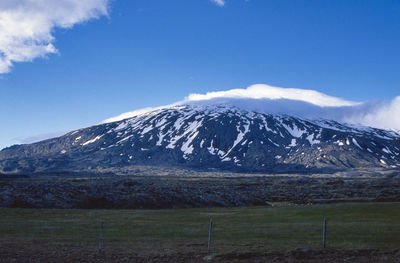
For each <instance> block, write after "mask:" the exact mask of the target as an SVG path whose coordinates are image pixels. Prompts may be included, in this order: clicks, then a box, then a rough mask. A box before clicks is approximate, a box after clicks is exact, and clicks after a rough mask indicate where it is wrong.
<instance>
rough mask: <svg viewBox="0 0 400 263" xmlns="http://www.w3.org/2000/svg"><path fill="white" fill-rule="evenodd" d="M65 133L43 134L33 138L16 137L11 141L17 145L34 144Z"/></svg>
mask: <svg viewBox="0 0 400 263" xmlns="http://www.w3.org/2000/svg"><path fill="white" fill-rule="evenodd" d="M65 133H66V132H52V133H43V134H37V135H33V136H27V137H16V138H14V139H13V140H14V141H16V142H18V143H23V144H25V143H34V142H40V141H43V140H46V139H50V138H54V137H58V136H61V135H64V134H65Z"/></svg>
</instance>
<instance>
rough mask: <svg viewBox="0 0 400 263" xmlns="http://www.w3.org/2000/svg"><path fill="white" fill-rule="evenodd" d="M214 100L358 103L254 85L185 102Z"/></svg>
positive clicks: (318, 103)
mask: <svg viewBox="0 0 400 263" xmlns="http://www.w3.org/2000/svg"><path fill="white" fill-rule="evenodd" d="M215 98H248V99H273V100H275V99H289V100H299V101H304V102H308V103H311V104H314V105H318V106H323V107H326V106H329V107H332V106H353V105H357V104H358V103H356V102H352V101H347V100H344V99H340V98H336V97H331V96H328V95H325V94H323V93H320V92H318V91H315V90H305V89H286V88H279V87H272V86H269V85H265V84H256V85H252V86H250V87H248V88H247V89H231V90H227V91H214V92H207V93H206V94H204V95H203V94H190V95H189V96H188V97H187V98H186V100H188V101H200V100H210V99H215Z"/></svg>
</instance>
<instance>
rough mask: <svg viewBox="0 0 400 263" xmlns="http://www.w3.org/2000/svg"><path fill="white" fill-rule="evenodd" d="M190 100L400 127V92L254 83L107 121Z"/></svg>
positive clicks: (138, 111) (392, 127) (134, 112)
mask: <svg viewBox="0 0 400 263" xmlns="http://www.w3.org/2000/svg"><path fill="white" fill-rule="evenodd" d="M187 104H189V105H202V106H210V105H219V104H229V105H233V106H236V107H239V108H243V109H246V110H252V111H257V112H262V113H269V114H288V115H294V116H298V117H304V118H308V119H328V120H336V121H339V122H346V123H350V124H360V125H364V126H370V127H376V128H381V129H387V130H395V131H400V119H399V118H398V116H400V96H399V97H396V98H394V99H393V100H392V101H391V102H385V101H372V102H371V101H367V102H354V101H349V100H345V99H342V98H338V97H333V96H329V95H326V94H323V93H321V92H318V91H315V90H304V89H288V88H280V87H273V86H269V85H264V84H257V85H252V86H250V87H248V88H246V89H232V90H227V91H213V92H207V93H206V94H190V95H189V96H187V97H186V98H185V99H184V100H182V101H178V102H176V103H173V104H170V105H166V106H161V107H156V108H146V109H141V110H135V111H131V112H126V113H123V114H121V115H119V116H116V117H113V118H109V119H107V120H105V121H104V122H113V121H118V120H123V119H127V118H131V117H134V116H137V115H141V114H145V113H147V112H150V111H153V110H159V109H163V108H168V107H171V106H180V105H187Z"/></svg>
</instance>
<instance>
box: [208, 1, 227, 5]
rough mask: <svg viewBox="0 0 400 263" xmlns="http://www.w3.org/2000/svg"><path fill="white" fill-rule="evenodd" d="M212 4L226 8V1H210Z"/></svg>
mask: <svg viewBox="0 0 400 263" xmlns="http://www.w3.org/2000/svg"><path fill="white" fill-rule="evenodd" d="M210 1H211V2H213V3H214V4H216V5H218V6H224V5H225V0H210Z"/></svg>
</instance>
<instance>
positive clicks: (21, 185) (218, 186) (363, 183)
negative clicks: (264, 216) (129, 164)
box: [0, 167, 400, 209]
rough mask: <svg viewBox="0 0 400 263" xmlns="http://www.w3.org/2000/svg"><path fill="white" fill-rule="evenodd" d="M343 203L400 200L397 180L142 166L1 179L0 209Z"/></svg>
mask: <svg viewBox="0 0 400 263" xmlns="http://www.w3.org/2000/svg"><path fill="white" fill-rule="evenodd" d="M346 201H371V202H382V201H383V202H384V201H400V176H399V175H397V173H387V174H378V175H375V176H373V175H372V174H363V173H360V172H358V173H354V174H351V173H350V172H349V173H348V174H333V175H332V174H331V175H323V174H314V175H301V176H297V175H295V174H290V175H282V174H281V175H265V174H238V173H218V172H209V173H203V172H194V171H185V170H176V169H175V170H165V169H158V170H157V168H151V167H142V168H137V169H136V170H134V171H125V173H123V172H121V173H119V174H112V173H106V174H104V173H103V174H91V173H88V174H67V175H65V174H53V175H52V176H50V175H36V176H33V177H26V178H24V177H23V176H20V178H17V179H11V178H9V177H4V178H3V179H2V180H0V206H2V207H30V208H114V209H116V208H151V209H153V208H188V207H214V206H215V207H234V206H254V205H268V204H271V205H272V204H274V203H276V202H289V203H295V204H312V203H329V202H346Z"/></svg>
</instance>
